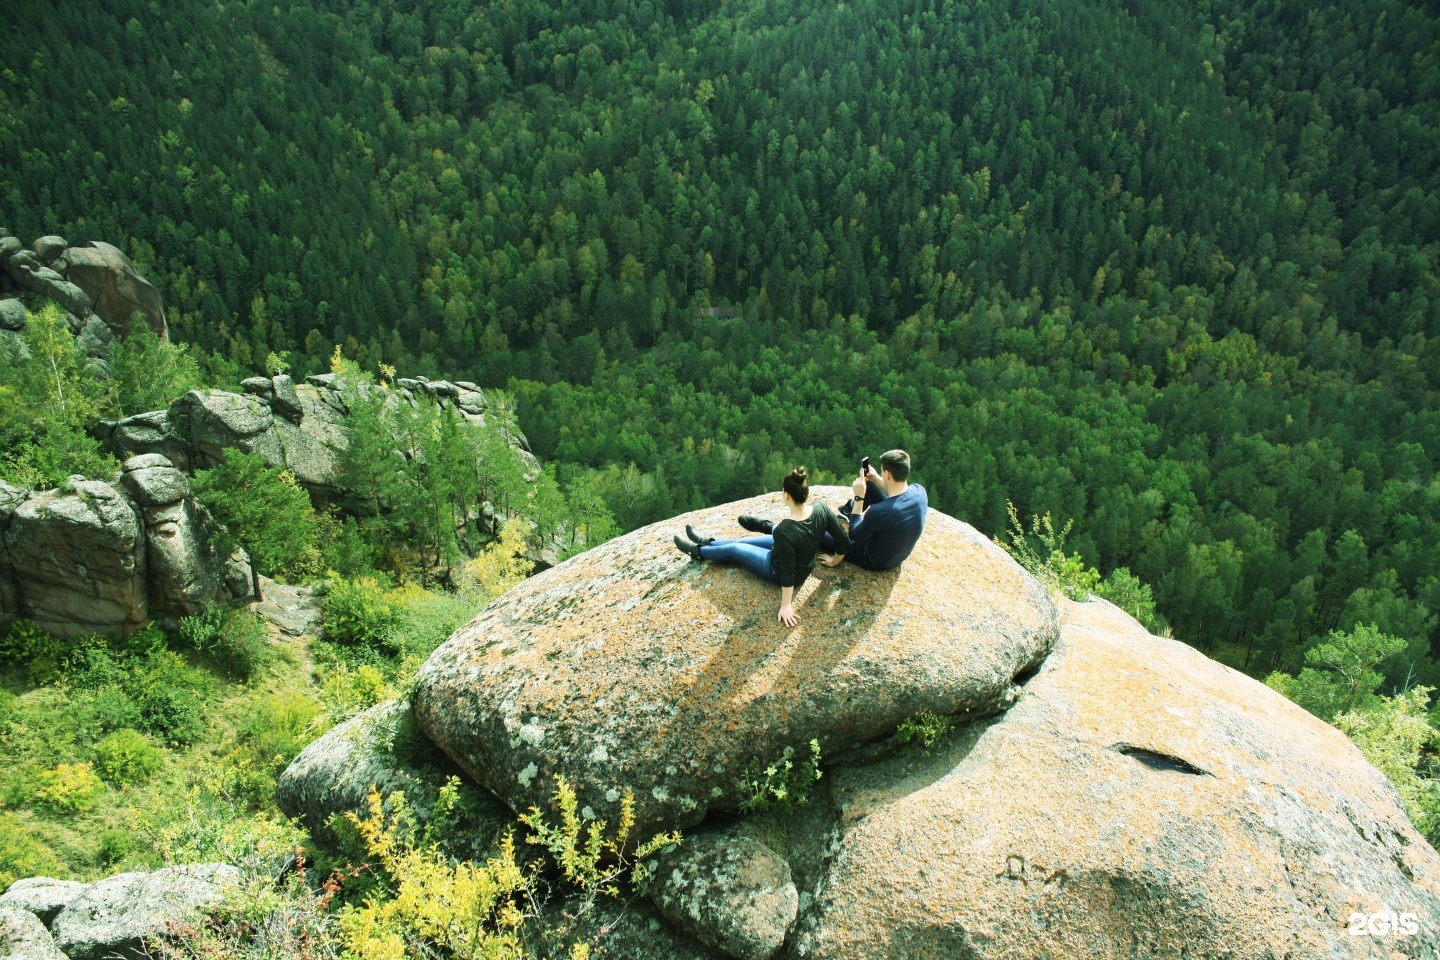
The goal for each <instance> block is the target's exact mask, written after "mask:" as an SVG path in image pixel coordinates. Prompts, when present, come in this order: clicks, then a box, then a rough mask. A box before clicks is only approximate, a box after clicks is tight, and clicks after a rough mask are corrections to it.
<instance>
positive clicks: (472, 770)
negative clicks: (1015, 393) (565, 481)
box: [413, 488, 1058, 829]
mask: <svg viewBox="0 0 1440 960" xmlns="http://www.w3.org/2000/svg"><path fill="white" fill-rule="evenodd" d="M813 495H814V496H816V497H819V498H822V499H824V500H826V501H828V502H837V501H839V500H841V499H843V497H844V495H845V491H844V490H843V489H842V488H817V489H816V490H815V492H814V494H813ZM782 510H783V507H782V505H781V503H780V499H779V494H772V495H767V496H763V497H756V498H754V499H752V500H746V501H741V502H738V503H732V504H727V505H725V506H722V507H715V508H712V509H709V510H702V511H697V512H695V513H691V514H687V515H685V516H682V517H677V518H675V519H673V520H670V521H666V522H664V523H661V524H656V525H653V526H650V527H646V528H643V529H641V530H637V531H634V532H633V533H630V534H628V535H626V536H624V537H620V538H618V539H616V540H613V541H611V542H609V543H606V544H604V545H602V546H600V547H598V548H596V549H594V550H591V551H589V552H587V553H584V554H581V555H580V556H578V557H575V558H573V559H571V560H569V561H567V562H566V563H563V564H561V565H560V566H558V567H556V568H554V569H552V570H549V571H546V572H545V573H543V574H541V575H539V576H537V577H534V578H532V579H531V580H529V581H527V582H526V583H524V584H522V585H521V586H519V587H517V588H516V589H514V590H513V591H511V592H510V593H508V594H506V595H505V596H504V597H502V598H501V599H500V600H498V601H497V602H496V603H494V604H492V605H491V606H490V607H489V608H488V609H487V610H486V611H485V612H484V613H482V614H481V615H480V616H479V617H477V618H476V619H475V620H473V621H472V622H471V623H469V624H468V625H467V626H465V627H463V628H461V629H460V630H459V631H457V633H456V634H455V636H454V637H452V638H451V640H450V641H449V642H448V643H446V644H445V645H444V646H442V647H441V648H440V649H439V650H437V651H436V652H435V654H434V655H433V656H432V657H431V658H430V660H429V661H427V662H426V664H425V665H424V667H422V669H421V671H420V674H419V677H418V682H417V685H416V689H415V694H414V700H413V702H414V707H415V715H416V718H417V720H418V721H419V723H420V725H421V728H422V729H423V730H424V732H425V734H426V735H427V736H428V737H430V738H431V739H432V740H434V741H435V742H436V743H437V744H438V745H440V747H441V748H442V749H444V750H445V752H446V753H448V754H449V755H450V756H451V757H452V758H453V759H454V760H455V761H456V762H457V763H458V764H459V765H460V766H461V767H462V768H463V769H465V770H466V771H467V772H468V773H469V774H470V776H472V777H473V778H475V779H476V780H477V781H478V782H479V783H481V784H483V785H485V786H487V787H489V788H490V789H491V790H492V791H494V792H495V793H496V794H497V795H499V796H500V797H501V798H502V799H504V800H506V801H507V802H508V803H509V804H510V805H511V806H512V807H515V808H516V809H522V810H523V809H525V808H526V807H528V806H530V805H532V804H534V805H543V802H544V799H545V798H546V797H547V796H548V794H549V792H550V789H551V777H552V776H553V775H554V774H563V775H565V776H566V777H567V778H569V780H570V781H571V783H573V784H575V785H576V788H577V790H578V791H579V792H580V794H581V802H582V804H584V805H587V806H590V807H591V808H592V810H594V811H595V812H597V813H599V814H601V815H609V814H610V813H611V812H613V811H614V810H615V809H617V803H618V799H619V797H620V795H621V792H622V791H623V790H624V789H626V788H627V787H628V788H631V789H633V790H634V791H635V793H636V816H637V821H638V823H639V825H640V826H641V828H642V829H643V828H650V829H661V828H669V827H674V826H688V825H690V824H693V823H697V822H699V821H700V820H701V819H702V818H703V817H704V816H705V813H706V811H707V810H710V809H735V808H736V807H737V806H738V805H739V803H740V802H741V801H742V800H743V799H744V797H743V796H742V795H741V793H740V790H739V787H740V782H741V779H742V775H743V773H744V771H745V769H746V767H747V766H749V765H751V764H754V763H760V764H764V763H768V762H769V761H772V760H774V759H776V758H777V757H779V756H780V755H781V753H782V752H783V750H784V749H785V747H787V746H790V747H794V748H797V749H799V748H801V747H803V746H804V745H805V744H807V743H808V742H809V741H810V740H811V739H818V740H819V741H820V743H821V745H822V748H823V750H824V752H825V753H826V754H827V755H829V754H831V753H832V752H835V751H840V750H844V749H847V748H850V747H853V746H856V745H859V744H862V743H865V742H868V741H871V740H874V739H876V738H881V737H885V736H888V735H889V734H891V733H892V732H893V731H894V730H895V727H896V726H897V725H898V724H899V723H900V721H901V720H903V719H905V718H906V717H909V716H912V715H914V714H916V713H919V712H921V711H931V712H934V713H941V714H957V713H966V712H971V713H983V712H987V711H993V710H996V709H1000V708H1002V707H1003V706H1004V705H1006V704H1007V703H1008V702H1009V699H1010V698H1011V697H1013V691H1014V684H1013V679H1014V677H1015V676H1016V675H1017V674H1020V673H1022V672H1023V671H1025V670H1027V669H1029V668H1032V667H1033V666H1035V665H1036V664H1038V663H1039V662H1040V661H1041V660H1042V659H1043V658H1044V656H1045V655H1046V653H1048V652H1049V650H1050V647H1051V645H1052V644H1053V643H1054V642H1055V638H1056V636H1057V634H1058V614H1057V613H1056V610H1055V607H1054V604H1053V603H1052V602H1051V600H1050V598H1049V596H1048V595H1047V594H1046V592H1045V590H1044V588H1043V587H1041V586H1040V584H1039V583H1038V582H1037V581H1036V580H1035V579H1034V578H1033V577H1031V576H1030V575H1029V574H1027V573H1026V572H1025V571H1024V570H1022V569H1021V568H1020V567H1019V566H1018V565H1017V564H1015V562H1014V561H1013V560H1011V559H1010V557H1009V556H1007V555H1006V554H1005V553H1004V552H1003V551H1002V550H1000V549H999V548H998V547H996V546H995V545H994V544H993V543H991V542H990V541H989V540H987V539H986V538H984V537H983V536H981V535H980V534H979V533H977V532H976V531H975V530H973V529H972V528H970V527H969V526H967V525H965V524H963V523H960V522H959V521H957V520H954V519H953V518H951V517H948V516H946V515H944V514H942V513H938V512H936V511H933V510H932V511H931V512H930V516H929V520H928V522H927V527H926V530H925V534H924V536H923V537H922V538H921V540H920V542H919V544H918V545H917V547H916V549H915V552H914V553H913V554H912V555H911V556H910V558H909V559H908V560H907V561H906V562H905V563H904V565H903V566H902V567H900V568H898V569H896V570H891V571H886V572H882V573H876V572H871V571H866V570H861V569H858V568H855V567H853V566H849V565H842V566H840V567H838V568H834V569H827V568H824V567H820V568H817V571H816V574H815V576H814V577H812V578H811V579H810V580H809V581H807V582H806V583H805V584H804V585H803V587H802V588H801V589H800V590H799V591H798V592H797V600H796V611H797V612H798V613H799V615H800V624H799V625H798V626H797V627H795V628H793V629H789V628H786V627H784V626H782V625H781V624H779V623H777V622H776V617H775V613H776V610H777V608H778V605H779V592H778V589H777V588H776V587H774V586H772V585H770V584H768V583H765V582H763V581H761V580H759V579H757V578H755V577H753V576H751V575H750V574H748V573H746V572H745V571H743V570H740V569H735V568H729V567H723V566H715V565H710V564H705V563H695V562H693V561H691V560H689V559H688V558H687V557H685V556H684V555H682V554H680V553H679V552H678V551H676V550H675V548H674V546H673V544H672V543H671V537H672V535H673V534H675V533H677V532H680V531H681V530H683V529H684V526H685V524H686V523H693V524H695V525H696V526H697V527H698V528H700V529H701V530H703V531H705V532H706V533H709V534H712V535H715V536H731V537H741V536H746V535H747V534H745V533H744V532H743V531H742V530H740V528H739V527H738V525H737V524H736V522H735V521H736V518H737V517H738V516H740V515H741V514H744V513H754V514H759V515H762V516H771V517H774V518H776V519H778V518H779V516H781V511H782Z"/></svg>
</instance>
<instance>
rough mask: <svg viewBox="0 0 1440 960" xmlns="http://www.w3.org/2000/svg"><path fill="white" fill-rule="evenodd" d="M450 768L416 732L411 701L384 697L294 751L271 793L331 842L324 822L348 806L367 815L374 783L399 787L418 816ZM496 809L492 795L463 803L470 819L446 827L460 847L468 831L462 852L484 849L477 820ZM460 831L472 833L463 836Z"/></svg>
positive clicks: (385, 788)
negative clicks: (469, 844) (469, 807)
mask: <svg viewBox="0 0 1440 960" xmlns="http://www.w3.org/2000/svg"><path fill="white" fill-rule="evenodd" d="M457 772H458V771H456V770H455V769H454V767H453V765H452V764H451V763H450V761H449V760H448V759H446V757H445V756H444V755H443V754H441V753H440V752H439V751H437V750H435V749H434V748H433V747H432V746H431V745H429V744H428V743H426V742H425V741H424V739H423V738H422V737H419V736H418V734H417V732H416V731H415V728H414V724H413V722H412V720H411V717H410V705H409V704H408V703H406V702H404V701H397V700H390V701H387V702H385V703H382V704H378V705H376V706H374V707H371V708H370V709H369V710H366V711H365V712H364V713H362V714H360V715H359V716H357V717H353V718H351V719H350V720H347V721H346V722H344V723H342V724H341V725H340V726H338V727H336V728H335V729H333V730H331V731H329V732H328V733H326V734H324V735H323V736H321V737H320V738H319V739H317V740H315V741H314V742H312V743H311V744H309V745H308V746H307V747H306V748H305V749H304V750H302V751H300V754H299V756H297V757H296V758H295V759H294V760H293V761H291V763H290V766H288V767H286V768H285V772H284V773H283V774H281V775H280V780H279V782H278V783H277V784H276V787H275V799H276V802H277V803H278V804H279V806H280V809H281V810H283V811H284V812H285V814H286V815H287V816H291V817H298V818H299V819H300V820H301V821H303V822H304V824H305V825H306V826H307V827H309V829H310V833H311V836H313V837H315V838H316V839H317V840H318V841H320V842H321V843H325V844H333V843H334V842H335V840H336V838H335V835H334V833H333V831H332V830H331V829H330V827H329V826H328V821H329V819H330V817H332V816H335V815H339V816H342V817H343V816H344V815H345V814H347V813H353V814H355V815H356V816H359V817H364V816H366V815H367V813H368V810H369V803H368V798H369V796H370V792H371V791H372V790H379V791H380V794H381V796H384V797H388V796H389V795H390V794H392V793H395V792H397V791H399V792H402V793H404V794H405V798H406V801H407V803H408V804H409V807H410V809H411V811H412V812H413V813H414V814H415V816H416V819H417V820H418V821H419V822H421V823H423V822H424V821H425V820H427V819H428V818H429V816H430V810H431V809H432V806H433V804H434V801H435V797H436V796H437V794H438V792H439V790H440V788H441V787H442V786H444V784H445V780H446V778H447V777H449V776H452V775H455V774H456V773H457ZM503 810H504V808H503V807H502V806H501V805H500V804H499V803H498V802H497V801H493V800H491V801H488V802H487V801H486V800H485V798H483V797H482V798H481V801H480V802H479V803H478V804H477V805H476V806H475V807H474V808H473V809H472V810H471V811H470V814H471V817H470V820H469V821H468V822H466V823H462V824H458V825H456V827H455V828H454V829H453V830H451V831H448V832H449V833H450V834H451V836H452V847H456V848H464V846H465V842H466V841H467V839H468V840H469V841H473V843H474V844H475V846H473V847H471V848H469V849H468V850H467V852H468V853H471V854H472V855H477V856H478V855H483V854H484V853H485V852H486V851H485V845H486V843H487V841H488V840H489V838H490V837H489V833H488V832H487V831H486V829H485V827H484V825H485V824H486V823H489V822H491V821H492V820H494V821H497V822H498V820H500V819H501V818H502V816H501V812H502V811H503ZM504 819H507V820H508V819H509V818H508V817H504ZM467 833H469V834H471V836H469V837H468V838H467V836H466V835H467Z"/></svg>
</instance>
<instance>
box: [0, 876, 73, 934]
mask: <svg viewBox="0 0 1440 960" xmlns="http://www.w3.org/2000/svg"><path fill="white" fill-rule="evenodd" d="M89 886H90V885H89V884H88V883H79V882H77V881H75V880H56V879H54V878H53V877H26V878H24V879H23V880H16V881H15V882H14V883H12V884H10V889H8V890H6V891H5V894H4V896H0V907H18V908H20V909H21V910H25V911H28V912H29V913H33V914H35V916H37V917H39V918H40V920H41V922H42V923H47V924H48V923H49V922H50V921H51V920H54V919H55V915H56V914H57V913H59V912H60V911H61V910H63V909H64V908H65V905H66V904H67V903H69V902H70V901H71V900H74V899H75V898H76V897H78V896H80V894H82V893H84V892H85V890H86V889H87V888H88V887H89Z"/></svg>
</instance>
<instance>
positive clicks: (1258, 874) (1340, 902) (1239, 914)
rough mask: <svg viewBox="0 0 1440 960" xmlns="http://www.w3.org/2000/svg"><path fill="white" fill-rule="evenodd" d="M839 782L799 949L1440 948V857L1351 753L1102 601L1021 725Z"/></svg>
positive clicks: (1328, 733)
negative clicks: (831, 832)
mask: <svg viewBox="0 0 1440 960" xmlns="http://www.w3.org/2000/svg"><path fill="white" fill-rule="evenodd" d="M829 788H830V789H829V792H828V796H827V797H826V800H825V802H826V805H827V806H828V807H829V808H830V811H831V816H833V817H834V820H835V822H836V823H837V825H838V829H839V831H840V834H841V836H840V839H839V840H838V842H837V843H836V844H835V846H834V853H833V857H831V858H829V859H828V861H827V863H826V867H825V870H824V873H823V876H820V877H817V878H815V879H814V881H813V883H814V886H813V888H812V894H813V898H814V899H813V901H810V902H812V903H813V907H812V908H811V909H810V910H808V911H802V917H801V920H800V924H799V930H798V932H797V936H796V938H795V940H794V946H793V950H792V951H791V954H792V955H793V956H795V957H806V958H835V960H839V958H845V960H854V958H869V957H886V958H891V960H907V958H917V960H918V958H930V957H942V956H943V957H955V956H961V957H966V956H974V957H1005V958H1031V957H1033V958H1040V957H1082V956H1083V957H1095V958H1110V957H1115V958H1119V957H1136V956H1157V957H1158V956H1165V957H1170V956H1174V957H1178V956H1187V957H1227V958H1234V960H1240V958H1250V957H1253V958H1262V957H1264V958H1281V957H1287V958H1294V960H1302V958H1303V960H1308V958H1312V957H1322V956H1323V957H1330V956H1346V957H1350V956H1356V957H1361V956H1363V957H1371V956H1373V957H1389V956H1416V957H1418V956H1431V955H1434V952H1435V951H1436V949H1437V947H1440V858H1437V856H1436V853H1435V851H1434V850H1433V849H1432V848H1431V847H1430V845H1429V844H1428V843H1426V842H1425V840H1424V839H1423V838H1422V837H1421V836H1420V835H1419V834H1418V833H1417V832H1416V831H1415V829H1414V828H1413V827H1412V826H1411V824H1410V822H1409V820H1408V819H1407V818H1406V815H1405V812H1404V809H1403V808H1402V806H1401V804H1400V802H1399V799H1398V797H1397V796H1396V794H1395V792H1394V790H1393V789H1392V788H1391V786H1390V784H1389V783H1388V781H1386V779H1385V777H1384V776H1383V775H1382V774H1381V773H1380V772H1379V771H1378V770H1376V769H1375V768H1374V767H1372V766H1370V764H1368V763H1367V762H1366V761H1365V760H1364V758H1363V757H1362V756H1361V755H1360V753H1359V751H1358V750H1356V749H1355V747H1354V745H1353V744H1351V743H1350V742H1349V740H1347V739H1346V738H1345V737H1344V736H1343V735H1342V734H1341V733H1339V732H1338V731H1336V730H1335V729H1334V728H1332V727H1330V726H1328V725H1326V724H1324V723H1322V722H1321V721H1319V720H1317V719H1315V718H1314V717H1313V716H1311V715H1310V714H1308V713H1306V712H1305V711H1304V710H1301V709H1300V708H1299V707H1297V706H1295V705H1294V704H1292V703H1290V702H1289V701H1287V700H1286V699H1285V698H1284V697H1282V696H1280V695H1279V694H1277V693H1275V692H1274V691H1273V690H1270V689H1269V688H1267V687H1265V686H1264V685H1263V684H1260V683H1258V682H1256V681H1255V680H1253V679H1250V678H1249V677H1246V676H1244V675H1243V674H1240V673H1238V672H1236V671H1235V670H1232V669H1230V668H1228V667H1225V666H1223V665H1221V664H1218V663H1216V662H1214V661H1212V660H1210V659H1208V658H1206V657H1205V656H1204V655H1202V654H1200V653H1199V652H1197V651H1195V650H1193V649H1191V648H1190V647H1187V646H1185V645H1184V644H1181V643H1178V642H1175V641H1173V640H1165V639H1161V638H1158V637H1153V636H1150V635H1149V634H1147V633H1146V632H1145V631H1144V630H1143V629H1142V628H1141V627H1140V625H1139V624H1137V623H1136V622H1135V621H1134V620H1132V619H1131V618H1130V617H1128V616H1127V615H1125V614H1124V613H1123V612H1121V611H1120V610H1118V609H1117V608H1115V607H1113V606H1111V605H1110V604H1107V603H1105V602H1104V601H1100V600H1092V601H1090V602H1089V603H1085V604H1076V603H1070V602H1066V603H1065V605H1064V618H1063V622H1062V628H1061V639H1060V642H1059V643H1058V644H1057V645H1056V647H1055V650H1054V652H1052V653H1051V655H1050V657H1049V658H1048V659H1047V661H1046V663H1045V666H1044V667H1043V669H1042V670H1041V671H1040V672H1039V674H1038V675H1036V676H1035V677H1034V678H1033V679H1032V680H1030V681H1029V682H1028V683H1027V684H1026V686H1025V688H1024V692H1023V694H1022V695H1021V697H1020V699H1019V701H1018V702H1017V703H1016V704H1015V706H1014V707H1012V708H1011V709H1010V710H1009V711H1008V712H1007V713H1006V714H1005V715H1004V716H1003V717H1001V718H999V719H998V720H996V721H995V722H993V723H990V724H975V725H974V726H973V727H971V728H970V729H969V730H967V731H964V732H963V733H962V734H961V735H959V736H957V737H956V738H955V739H954V740H953V741H952V742H951V743H950V745H949V747H948V749H945V750H942V751H938V752H937V753H936V755H935V756H932V757H927V758H924V759H918V758H896V759H892V760H888V761H885V762H883V763H880V764H876V765H873V766H869V767H863V768H855V769H850V770H840V771H836V772H835V774H834V776H833V777H832V778H831V780H830V783H829ZM882 891H884V892H883V893H882ZM1381 911H1395V912H1396V913H1397V914H1400V913H1412V914H1414V915H1415V916H1416V917H1417V918H1418V926H1419V932H1418V934H1415V935H1411V936H1405V937H1399V936H1391V937H1389V938H1378V937H1373V936H1369V935H1366V936H1353V935H1351V933H1350V931H1349V926H1350V923H1349V921H1350V918H1351V915H1352V914H1355V913H1360V914H1364V915H1370V914H1375V913H1378V912H1381ZM1392 951H1398V952H1392Z"/></svg>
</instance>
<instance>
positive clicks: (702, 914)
mask: <svg viewBox="0 0 1440 960" xmlns="http://www.w3.org/2000/svg"><path fill="white" fill-rule="evenodd" d="M751 830H752V828H751V827H750V826H749V824H747V823H743V822H742V823H738V824H730V825H727V826H724V827H720V828H712V829H705V828H702V829H700V830H698V831H696V832H694V833H689V834H686V835H685V837H684V839H683V840H682V842H681V843H680V845H679V846H678V847H676V848H675V849H674V850H673V851H672V852H669V853H666V854H663V855H661V856H659V857H657V858H656V861H657V867H658V872H657V874H656V876H655V878H654V880H652V881H651V884H650V899H651V900H652V901H653V902H654V903H655V906H657V907H658V908H659V909H660V913H661V914H663V915H664V917H665V919H666V920H668V921H670V923H671V925H673V926H674V927H675V928H676V929H677V930H680V931H683V932H685V933H688V934H690V935H691V936H693V937H695V938H696V939H697V940H699V941H700V942H701V943H703V944H705V945H706V946H707V947H710V948H711V949H713V950H715V951H716V952H718V953H721V954H724V955H725V956H727V957H734V958H735V960H770V958H771V957H773V956H774V955H775V954H776V952H777V951H779V949H780V948H781V946H783V945H784V943H785V935H786V934H787V933H788V932H789V931H790V926H791V924H793V923H794V922H795V916H796V912H797V910H798V909H799V905H800V897H799V894H798V893H797V892H796V890H795V884H794V882H793V881H792V880H791V878H790V864H789V863H788V862H786V860H785V858H784V857H782V856H780V855H779V854H778V853H776V852H775V851H773V850H771V849H770V848H769V847H768V846H766V845H765V844H764V843H762V842H761V841H760V840H759V839H758V838H756V837H755V836H754V835H753V834H752V832H751Z"/></svg>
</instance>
